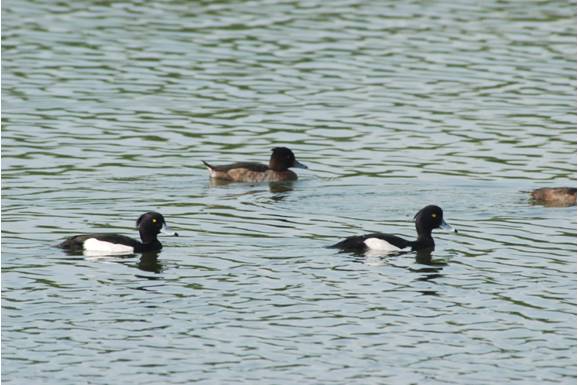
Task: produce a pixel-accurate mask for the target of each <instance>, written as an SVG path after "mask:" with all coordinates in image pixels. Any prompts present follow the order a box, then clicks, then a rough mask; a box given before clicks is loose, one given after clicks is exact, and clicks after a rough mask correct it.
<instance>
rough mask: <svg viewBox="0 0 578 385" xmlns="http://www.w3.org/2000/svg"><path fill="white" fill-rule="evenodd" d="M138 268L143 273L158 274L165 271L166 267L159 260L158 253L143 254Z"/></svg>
mask: <svg viewBox="0 0 578 385" xmlns="http://www.w3.org/2000/svg"><path fill="white" fill-rule="evenodd" d="M136 266H137V268H138V269H140V270H142V271H149V272H151V273H156V274H159V273H161V272H162V271H163V270H165V266H164V265H163V263H162V262H161V261H160V260H159V253H158V252H150V253H143V254H142V255H141V257H140V258H139V260H138V263H137V265H136Z"/></svg>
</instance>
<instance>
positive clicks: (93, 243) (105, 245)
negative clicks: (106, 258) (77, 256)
mask: <svg viewBox="0 0 578 385" xmlns="http://www.w3.org/2000/svg"><path fill="white" fill-rule="evenodd" d="M83 247H84V250H88V251H100V252H103V253H112V254H131V253H133V252H134V248H133V247H132V246H127V245H120V244H118V243H110V242H105V241H99V240H98V239H96V238H89V239H87V240H86V241H84V244H83Z"/></svg>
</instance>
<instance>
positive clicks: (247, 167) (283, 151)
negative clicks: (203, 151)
mask: <svg viewBox="0 0 578 385" xmlns="http://www.w3.org/2000/svg"><path fill="white" fill-rule="evenodd" d="M271 151H273V153H272V154H271V159H269V165H268V166H267V165H264V164H261V163H251V162H237V163H233V164H226V165H222V166H213V165H210V164H209V163H207V162H205V161H203V163H204V164H205V166H207V168H208V169H209V175H210V176H211V178H215V179H221V180H228V181H233V182H280V181H285V180H297V174H295V173H294V172H293V171H291V170H289V168H291V167H294V168H307V166H305V165H304V164H303V163H299V162H298V161H297V159H295V155H294V154H293V151H291V150H290V149H288V148H287V147H275V148H274V149H273V150H271Z"/></svg>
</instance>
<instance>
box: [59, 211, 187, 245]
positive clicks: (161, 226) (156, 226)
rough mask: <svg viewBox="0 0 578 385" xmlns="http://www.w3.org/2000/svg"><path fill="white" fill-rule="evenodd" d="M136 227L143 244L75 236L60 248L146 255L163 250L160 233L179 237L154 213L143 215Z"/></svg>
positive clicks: (108, 237) (118, 238) (122, 238)
mask: <svg viewBox="0 0 578 385" xmlns="http://www.w3.org/2000/svg"><path fill="white" fill-rule="evenodd" d="M136 226H137V228H138V231H139V233H140V239H141V240H142V242H139V241H137V240H135V239H132V238H129V237H126V236H124V235H119V234H106V233H104V234H102V233H101V234H85V235H75V236H73V237H70V238H68V239H66V240H65V241H64V242H62V243H61V244H59V245H58V247H61V248H63V249H68V250H71V251H82V250H86V251H97V252H104V253H111V254H132V253H144V252H148V251H158V250H160V249H162V247H163V245H161V243H160V242H159V240H158V239H157V235H158V234H159V233H161V232H163V233H165V234H168V235H172V236H175V237H176V236H178V234H177V233H172V232H169V231H168V228H167V225H166V222H165V218H164V217H163V216H162V215H161V214H159V213H157V212H154V211H150V212H148V213H145V214H143V215H141V216H140V217H139V218H138V219H137V221H136Z"/></svg>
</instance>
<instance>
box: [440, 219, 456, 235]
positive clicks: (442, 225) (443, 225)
mask: <svg viewBox="0 0 578 385" xmlns="http://www.w3.org/2000/svg"><path fill="white" fill-rule="evenodd" d="M439 228H440V229H442V230H446V231H451V232H454V233H457V232H458V230H456V229H455V228H454V227H453V226H451V225H449V224H448V223H447V222H446V221H444V220H443V219H442V223H440V227H439Z"/></svg>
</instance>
